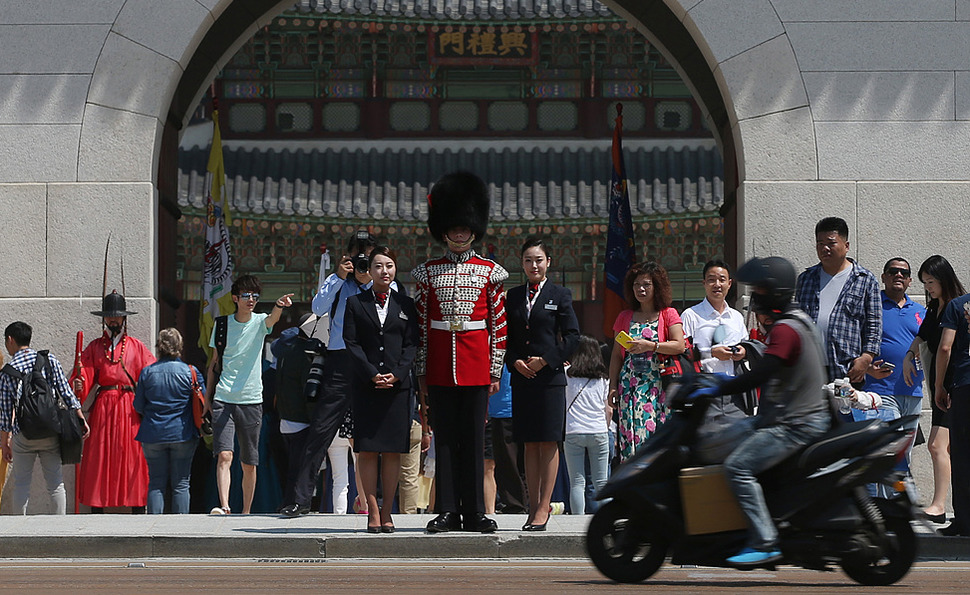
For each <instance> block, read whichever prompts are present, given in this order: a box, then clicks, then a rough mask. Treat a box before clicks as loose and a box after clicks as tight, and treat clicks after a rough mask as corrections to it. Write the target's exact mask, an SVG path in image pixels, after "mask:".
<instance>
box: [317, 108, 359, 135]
mask: <svg viewBox="0 0 970 595" xmlns="http://www.w3.org/2000/svg"><path fill="white" fill-rule="evenodd" d="M321 112H322V113H321V115H322V117H323V129H324V130H327V131H330V132H352V131H355V130H357V129H358V128H360V108H359V107H357V106H356V105H354V104H353V103H328V104H326V105H324V106H323V108H322V109H321Z"/></svg>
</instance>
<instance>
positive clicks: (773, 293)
mask: <svg viewBox="0 0 970 595" xmlns="http://www.w3.org/2000/svg"><path fill="white" fill-rule="evenodd" d="M735 277H736V278H737V280H738V281H740V282H741V283H746V284H748V285H752V286H754V287H760V288H762V289H764V290H765V291H766V293H756V294H752V296H751V309H752V310H754V311H755V312H757V313H758V314H780V313H782V312H784V311H785V309H786V308H787V306H788V304H790V303H791V300H792V297H793V296H794V295H795V280H796V275H795V267H794V266H792V263H790V262H788V261H787V260H785V259H784V258H781V257H780V256H769V257H767V258H752V259H751V260H749V261H748V262H746V263H744V264H743V265H741V268H739V269H738V272H737V274H735Z"/></svg>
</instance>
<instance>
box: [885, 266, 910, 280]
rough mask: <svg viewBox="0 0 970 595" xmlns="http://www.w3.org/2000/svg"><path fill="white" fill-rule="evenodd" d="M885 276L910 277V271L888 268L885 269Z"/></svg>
mask: <svg viewBox="0 0 970 595" xmlns="http://www.w3.org/2000/svg"><path fill="white" fill-rule="evenodd" d="M886 274H887V275H891V276H893V277H895V276H896V275H902V276H903V277H907V278H908V277H909V276H910V275H912V274H913V273H912V271H910V270H909V269H901V268H899V267H889V268H888V269H886Z"/></svg>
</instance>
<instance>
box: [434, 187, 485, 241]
mask: <svg viewBox="0 0 970 595" xmlns="http://www.w3.org/2000/svg"><path fill="white" fill-rule="evenodd" d="M488 211H489V200H488V187H487V186H486V185H485V182H484V181H482V179H481V178H479V177H478V176H476V175H475V174H473V173H470V172H467V171H458V172H454V173H450V174H448V175H446V176H443V177H442V178H441V179H440V180H438V181H437V182H435V184H434V187H433V188H432V189H431V194H429V195H428V230H429V231H430V232H431V235H432V236H433V237H434V239H436V240H438V241H439V242H441V243H444V242H445V234H446V233H447V232H448V230H449V229H451V228H453V227H467V228H468V229H470V230H472V233H474V234H475V238H476V240H479V241H480V240H482V239H484V238H485V231H486V230H487V229H488Z"/></svg>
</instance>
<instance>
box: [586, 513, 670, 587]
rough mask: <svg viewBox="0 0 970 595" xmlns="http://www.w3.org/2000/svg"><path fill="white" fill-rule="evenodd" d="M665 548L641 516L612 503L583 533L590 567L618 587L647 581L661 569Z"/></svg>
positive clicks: (666, 542) (662, 539) (596, 515)
mask: <svg viewBox="0 0 970 595" xmlns="http://www.w3.org/2000/svg"><path fill="white" fill-rule="evenodd" d="M668 547H669V543H668V541H667V540H666V539H665V538H664V537H663V535H661V534H660V532H658V531H657V530H656V529H655V528H654V527H651V525H650V524H649V523H648V522H647V521H646V520H645V519H644V518H643V517H642V515H636V514H634V511H633V510H632V509H631V508H629V507H628V506H626V505H624V504H622V503H620V502H618V501H616V500H614V501H612V502H609V503H608V504H606V505H604V506H603V507H602V508H600V509H599V510H598V511H597V512H596V514H595V515H593V518H592V520H590V523H589V529H588V530H587V532H586V551H587V553H588V554H589V557H590V559H591V560H592V561H593V564H594V565H596V568H597V569H598V570H599V571H600V572H602V573H603V574H604V575H605V576H606V577H607V578H610V579H613V580H615V581H616V582H618V583H639V582H641V581H644V580H646V579H648V578H650V577H651V576H652V575H653V574H654V573H655V572H657V570H658V569H659V568H660V566H661V565H663V563H664V560H665V559H666V557H667V549H668Z"/></svg>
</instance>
